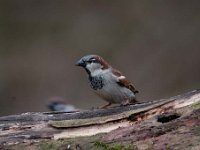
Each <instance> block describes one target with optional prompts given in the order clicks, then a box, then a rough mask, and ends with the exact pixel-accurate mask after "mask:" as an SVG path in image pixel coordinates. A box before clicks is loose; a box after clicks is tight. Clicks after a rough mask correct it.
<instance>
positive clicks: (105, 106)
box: [100, 103, 112, 108]
mask: <svg viewBox="0 0 200 150" xmlns="http://www.w3.org/2000/svg"><path fill="white" fill-rule="evenodd" d="M110 105H112V103H108V104H106V105H104V106H102V107H100V108H107V107H108V106H110Z"/></svg>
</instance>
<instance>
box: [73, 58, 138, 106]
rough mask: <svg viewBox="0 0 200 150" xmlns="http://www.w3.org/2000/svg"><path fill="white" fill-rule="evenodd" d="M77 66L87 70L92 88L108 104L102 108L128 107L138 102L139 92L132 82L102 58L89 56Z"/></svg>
mask: <svg viewBox="0 0 200 150" xmlns="http://www.w3.org/2000/svg"><path fill="white" fill-rule="evenodd" d="M76 65H77V66H81V67H83V68H84V69H85V70H86V72H87V74H88V75H89V81H90V86H91V88H92V89H93V90H94V92H95V93H96V94H97V95H99V96H100V97H101V98H103V99H104V100H106V101H107V102H108V104H107V105H105V106H103V107H102V108H106V107H108V106H110V105H111V104H122V105H127V104H130V103H136V102H137V101H136V97H135V94H136V93H138V91H137V90H136V89H135V88H134V87H133V85H132V84H131V82H129V81H128V80H127V79H126V77H125V76H123V75H122V74H121V72H120V71H118V70H116V69H114V68H112V66H111V65H109V64H108V63H107V62H106V61H105V60H104V59H103V58H102V57H100V56H98V55H87V56H84V57H82V58H81V59H80V60H79V61H77V63H76Z"/></svg>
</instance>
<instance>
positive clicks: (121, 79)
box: [112, 69, 139, 94]
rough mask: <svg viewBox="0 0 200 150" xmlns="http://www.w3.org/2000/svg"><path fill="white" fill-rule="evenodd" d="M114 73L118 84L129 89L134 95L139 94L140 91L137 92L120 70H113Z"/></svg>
mask: <svg viewBox="0 0 200 150" xmlns="http://www.w3.org/2000/svg"><path fill="white" fill-rule="evenodd" d="M112 73H113V74H114V75H115V76H116V77H117V78H118V81H117V83H118V84H119V85H120V86H123V87H126V88H128V89H129V90H131V91H132V92H133V93H134V94H136V93H139V91H137V90H136V89H135V88H134V86H133V85H132V84H131V82H130V81H128V80H127V79H126V77H125V76H123V75H122V73H121V72H120V71H119V70H116V69H113V70H112Z"/></svg>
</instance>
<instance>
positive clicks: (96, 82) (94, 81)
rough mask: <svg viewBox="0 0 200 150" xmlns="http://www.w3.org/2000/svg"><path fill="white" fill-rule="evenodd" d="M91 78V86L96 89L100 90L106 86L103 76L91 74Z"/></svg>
mask: <svg viewBox="0 0 200 150" xmlns="http://www.w3.org/2000/svg"><path fill="white" fill-rule="evenodd" d="M89 80H90V86H91V87H92V88H93V89H94V90H100V89H102V87H103V86H104V83H103V78H102V77H101V76H97V77H91V76H89Z"/></svg>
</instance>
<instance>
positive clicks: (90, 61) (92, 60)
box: [88, 58, 96, 63]
mask: <svg viewBox="0 0 200 150" xmlns="http://www.w3.org/2000/svg"><path fill="white" fill-rule="evenodd" d="M88 62H89V63H92V62H96V59H95V58H91V59H90V60H89V61H88Z"/></svg>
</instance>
